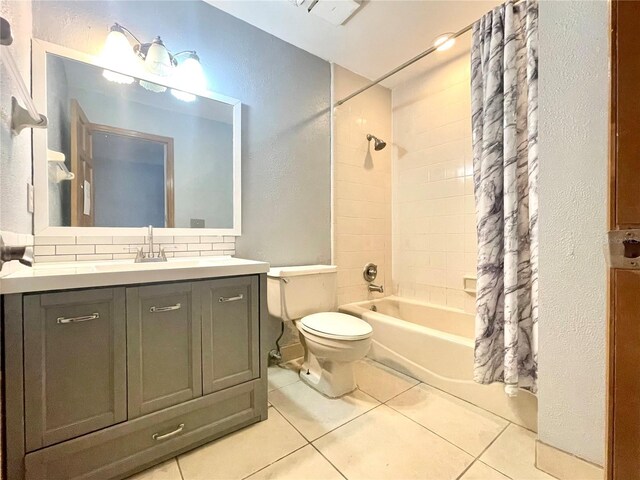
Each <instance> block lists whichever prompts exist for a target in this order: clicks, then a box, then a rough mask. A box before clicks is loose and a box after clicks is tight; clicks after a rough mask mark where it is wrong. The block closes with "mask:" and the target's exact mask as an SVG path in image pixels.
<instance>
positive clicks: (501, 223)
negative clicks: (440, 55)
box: [471, 0, 538, 395]
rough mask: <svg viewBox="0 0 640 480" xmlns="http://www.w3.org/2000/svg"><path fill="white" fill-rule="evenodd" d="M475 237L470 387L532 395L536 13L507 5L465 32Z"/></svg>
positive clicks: (528, 1)
mask: <svg viewBox="0 0 640 480" xmlns="http://www.w3.org/2000/svg"><path fill="white" fill-rule="evenodd" d="M471 104H472V105H471V106H472V127H473V177H474V186H475V189H474V192H475V201H476V220H477V234H478V281H477V304H476V306H477V313H476V341H475V365H474V380H475V381H477V382H479V383H485V384H486V383H492V382H504V384H505V391H506V393H507V394H508V395H516V394H517V391H518V388H519V387H520V388H525V389H528V390H530V391H532V392H533V393H535V392H536V390H537V370H538V361H537V356H538V326H537V321H538V185H537V184H538V5H537V2H536V1H532V0H525V1H522V2H520V3H518V4H514V2H513V1H509V2H507V3H505V4H504V5H501V6H500V7H497V8H495V9H494V10H493V11H491V12H489V13H488V14H486V15H484V16H483V17H482V18H481V19H480V20H478V21H477V22H476V23H475V24H474V26H473V45H472V49H471Z"/></svg>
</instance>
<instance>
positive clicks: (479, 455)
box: [456, 422, 511, 480]
mask: <svg viewBox="0 0 640 480" xmlns="http://www.w3.org/2000/svg"><path fill="white" fill-rule="evenodd" d="M509 425H511V422H509V423H507V424H506V425H505V427H504V428H503V429H502V430H500V433H498V435H496V437H495V438H494V439H493V440H491V441H490V442H489V444H488V445H487V446H486V447H485V448H484V449H483V450H482V451H481V452H480V453H479V454H478V455H477V456H476V457H475V458H474V459H473V462H471V463H470V464H469V466H468V467H467V468H465V469H464V470H463V471H462V473H460V475H458V478H457V479H456V480H460V478H462V476H463V475H464V474H465V473H467V471H468V470H469V469H470V468H471V467H472V466H473V465H474V464H475V463H476V462H480V463H482V464H484V465H487V467H489V468H492V469H494V470H495V471H496V472H499V473H501V474H502V475H504V473H503V472H501V471H500V470H498V469H497V468H494V467H492V466H491V465H488V464H486V463H484V462H482V461H480V457H481V456H482V455H484V453H485V452H486V451H487V450H489V447H491V445H493V444H494V443H495V441H496V440H498V438H500V436H501V435H502V434H503V433H504V431H505V430H506V429H507V428H509ZM458 448H459V447H458ZM506 476H507V475H505V477H506ZM507 478H511V477H507Z"/></svg>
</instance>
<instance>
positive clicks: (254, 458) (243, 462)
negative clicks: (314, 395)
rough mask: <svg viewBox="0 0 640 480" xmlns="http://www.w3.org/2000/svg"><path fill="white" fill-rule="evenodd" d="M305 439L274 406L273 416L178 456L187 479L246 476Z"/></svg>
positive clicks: (302, 444) (198, 479)
mask: <svg viewBox="0 0 640 480" xmlns="http://www.w3.org/2000/svg"><path fill="white" fill-rule="evenodd" d="M305 443H306V441H305V439H304V438H303V437H302V435H300V434H299V433H298V432H296V430H295V429H294V428H293V427H292V426H291V425H289V423H288V422H287V421H286V420H285V419H284V418H282V415H280V414H279V413H278V412H277V411H276V410H275V409H274V408H269V419H268V420H265V421H264V422H260V423H256V424H255V425H251V426H249V427H247V428H244V429H242V430H240V431H238V432H235V433H232V434H231V435H228V436H226V437H223V438H221V439H220V440H216V441H215V442H212V443H210V444H208V445H204V446H202V447H200V448H198V449H196V450H193V451H192V452H188V453H185V454H184V455H181V456H180V457H178V462H179V463H180V469H181V470H182V475H183V477H184V480H215V479H224V480H231V479H239V478H244V477H246V476H248V475H250V474H252V473H254V472H256V471H258V470H260V469H261V468H264V467H265V466H267V465H269V464H271V463H273V462H275V461H276V460H278V459H280V458H282V457H284V456H285V455H288V454H289V453H291V452H293V451H294V450H297V449H298V448H300V447H302V446H304V445H305Z"/></svg>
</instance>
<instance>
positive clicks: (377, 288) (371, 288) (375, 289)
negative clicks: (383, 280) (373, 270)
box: [367, 283, 384, 293]
mask: <svg viewBox="0 0 640 480" xmlns="http://www.w3.org/2000/svg"><path fill="white" fill-rule="evenodd" d="M367 288H368V289H369V291H370V292H378V293H384V286H383V285H376V284H374V283H370V284H369V285H367Z"/></svg>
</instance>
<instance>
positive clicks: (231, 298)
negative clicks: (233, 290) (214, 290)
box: [218, 293, 244, 303]
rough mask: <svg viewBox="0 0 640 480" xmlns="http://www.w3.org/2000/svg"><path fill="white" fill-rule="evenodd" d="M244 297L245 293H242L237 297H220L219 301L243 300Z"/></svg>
mask: <svg viewBox="0 0 640 480" xmlns="http://www.w3.org/2000/svg"><path fill="white" fill-rule="evenodd" d="M243 298H244V295H243V294H242V293H241V294H240V295H236V296H235V297H220V298H219V299H218V302H220V303H224V302H237V301H238V300H242V299H243Z"/></svg>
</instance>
